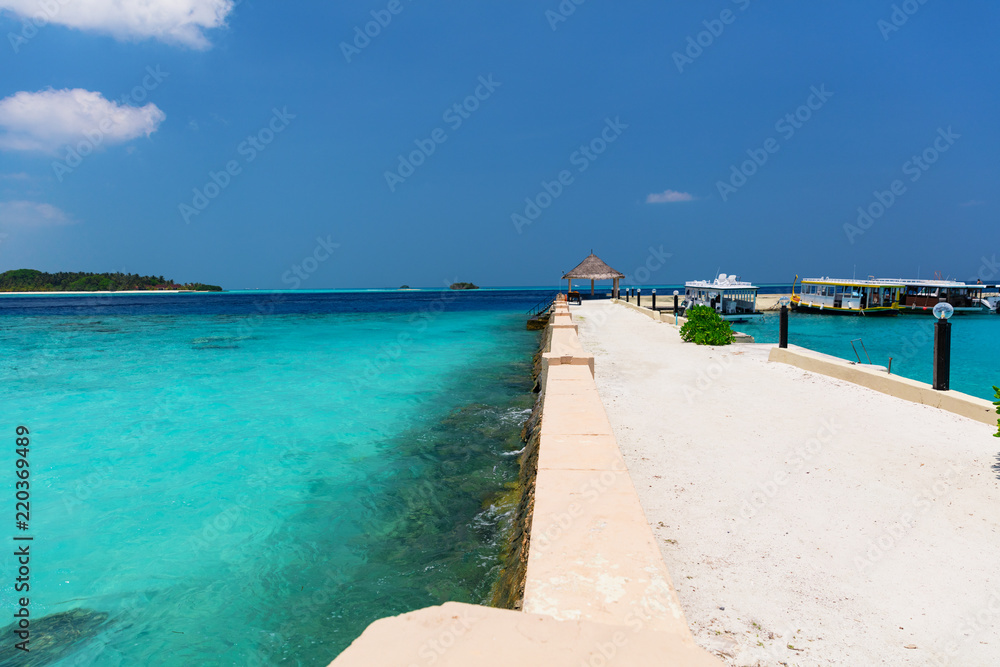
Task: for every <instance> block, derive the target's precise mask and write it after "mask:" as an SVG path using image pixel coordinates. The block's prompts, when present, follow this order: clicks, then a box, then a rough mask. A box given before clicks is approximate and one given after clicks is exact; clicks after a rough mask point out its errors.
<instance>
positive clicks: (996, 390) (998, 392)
mask: <svg viewBox="0 0 1000 667" xmlns="http://www.w3.org/2000/svg"><path fill="white" fill-rule="evenodd" d="M993 397H994V398H997V399H1000V387H997V386H994V387H993ZM993 405H995V406H997V414H998V415H1000V400H997V401H993ZM993 437H994V438H1000V419H998V420H997V432H996V433H994V434H993Z"/></svg>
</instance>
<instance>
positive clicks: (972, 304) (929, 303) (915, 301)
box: [899, 279, 995, 315]
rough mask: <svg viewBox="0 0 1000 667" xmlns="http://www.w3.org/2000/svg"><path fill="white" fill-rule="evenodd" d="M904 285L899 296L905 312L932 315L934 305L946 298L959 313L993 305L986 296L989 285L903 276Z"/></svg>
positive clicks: (901, 309) (983, 308)
mask: <svg viewBox="0 0 1000 667" xmlns="http://www.w3.org/2000/svg"><path fill="white" fill-rule="evenodd" d="M900 282H901V283H903V285H904V289H903V292H902V294H900V297H899V310H900V312H902V313H916V314H924V315H930V314H931V313H932V311H933V310H934V306H936V305H937V304H938V303H941V302H942V301H944V302H947V303H948V304H950V305H951V307H952V308H954V309H955V312H956V313H983V312H986V311H988V310H995V308H990V306H989V302H988V301H987V300H984V299H983V291H984V290H985V289H986V287H987V286H986V285H969V284H966V283H963V282H958V281H956V280H916V279H913V280H901V281H900Z"/></svg>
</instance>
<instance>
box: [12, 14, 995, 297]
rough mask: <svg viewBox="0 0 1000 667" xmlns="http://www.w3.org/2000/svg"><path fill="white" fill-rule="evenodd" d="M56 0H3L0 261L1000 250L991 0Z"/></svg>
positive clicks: (240, 268) (502, 281)
mask: <svg viewBox="0 0 1000 667" xmlns="http://www.w3.org/2000/svg"><path fill="white" fill-rule="evenodd" d="M43 4H44V3H39V2H37V0H0V31H2V34H3V35H4V36H5V38H4V39H3V40H2V43H0V72H2V73H3V74H2V78H0V270H6V269H11V268H37V269H41V270H47V271H57V270H80V271H118V270H123V271H129V272H136V273H144V274H147V273H148V274H155V275H160V274H163V275H166V276H169V277H173V278H174V279H176V280H179V281H201V282H208V283H215V284H221V285H223V286H224V287H226V288H230V289H241V288H245V287H260V288H282V287H294V286H297V287H302V288H326V287H360V286H387V287H395V286H398V285H400V284H403V283H406V284H410V285H414V286H418V285H419V286H441V285H444V284H445V283H447V282H451V281H454V280H456V279H457V280H469V281H473V282H476V283H477V284H480V285H546V284H553V285H555V284H556V283H557V282H558V279H559V276H560V275H561V274H562V272H564V271H566V270H569V269H570V268H572V267H573V266H574V265H575V264H577V263H578V262H579V261H580V260H581V259H583V257H585V256H586V255H587V254H588V253H589V252H590V250H591V249H593V250H594V251H595V252H596V253H597V254H598V255H600V256H601V257H602V258H604V259H605V260H606V261H608V262H609V263H610V264H611V265H612V266H615V267H616V268H618V269H619V270H621V271H623V272H625V273H626V274H628V275H629V277H630V279H631V280H632V282H634V283H636V284H669V283H675V282H682V281H684V280H690V279H698V278H708V277H710V276H712V275H713V274H715V273H716V272H717V271H720V270H721V271H724V272H727V273H736V274H740V275H741V276H742V277H743V278H744V279H750V280H755V281H758V282H772V281H788V280H791V278H792V277H793V276H794V275H795V274H800V275H809V276H816V275H851V274H852V273H855V272H856V273H857V274H858V275H867V274H876V275H879V276H915V275H917V273H918V271H919V273H920V275H921V276H922V277H930V276H932V275H933V273H934V271H941V272H942V274H943V275H945V276H951V277H954V278H959V279H968V278H970V277H974V276H975V275H976V274H977V272H978V273H980V274H981V275H984V276H989V275H990V274H991V273H992V274H995V275H993V277H992V279H993V280H994V281H997V280H1000V266H997V264H996V263H995V259H994V256H995V254H996V253H997V252H998V251H1000V248H998V245H1000V242H998V235H997V232H996V230H997V225H996V224H995V220H996V214H997V210H998V201H997V199H996V196H995V193H996V184H997V182H998V179H1000V166H998V164H997V160H996V155H997V148H998V145H1000V142H998V139H1000V127H998V123H997V119H998V118H1000V86H998V83H1000V81H998V79H1000V76H998V71H997V62H1000V58H998V56H1000V53H998V52H1000V42H998V41H997V40H996V38H995V35H996V32H997V29H998V27H1000V6H997V5H996V4H995V3H989V2H987V1H986V0H969V1H968V2H963V3H946V2H943V0H925V2H923V3H921V2H919V0H908V2H897V3H895V4H894V3H893V2H876V1H872V0H864V1H861V0H856V1H851V0H848V1H844V2H838V3H802V2H790V1H788V2H770V3H765V2H763V1H762V0H735V1H734V0H713V1H712V2H698V3H691V2H683V3H682V2H633V3H628V4H627V5H621V4H614V3H607V2H598V1H597V0H586V1H585V2H582V4H579V5H577V4H575V3H574V2H573V0H565V1H564V2H562V3H560V2H558V1H556V0H551V1H548V2H545V1H542V2H537V3H524V4H523V5H519V4H517V3H501V2H469V3H449V4H448V5H447V6H441V5H438V4H435V3H425V2H421V1H420V0H397V1H396V2H390V1H388V0H386V1H383V0H376V1H371V2H356V1H345V2H339V3H312V2H311V3H305V2H295V1H292V2H284V3H264V2H260V1H259V0H243V1H242V2H238V3H236V4H235V5H234V4H233V3H232V2H229V1H228V0H154V1H152V2H150V3H147V4H148V5H149V6H150V7H151V9H152V10H156V11H155V12H153V13H151V14H149V15H145V14H143V12H144V11H146V10H144V9H143V8H141V7H139V8H136V9H135V11H134V12H133V13H134V15H130V14H126V15H122V13H121V12H116V11H113V5H114V3H113V2H112V0H74V2H73V3H69V2H68V1H67V0H50V1H49V3H48V4H47V5H45V7H47V9H40V7H42V6H43ZM560 8H561V9H560ZM570 10H572V11H571V12H570ZM393 11H395V13H393ZM560 11H561V13H560ZM373 12H374V13H375V14H374V15H373ZM26 15H27V16H28V18H25V16H26ZM31 16H35V17H36V18H35V19H32V18H30V17H31ZM39 16H41V17H42V19H39V18H37V17H39ZM379 18H381V19H382V22H383V23H386V25H384V26H382V25H379V26H377V30H376V26H375V24H371V25H368V29H369V32H371V33H377V34H375V36H374V37H369V38H368V41H367V42H365V41H364V40H363V39H361V38H358V41H357V42H356V43H355V41H354V40H355V38H356V36H357V31H359V30H360V31H362V32H363V31H364V29H365V27H366V24H368V23H369V22H371V21H375V20H377V19H379ZM388 19H391V20H388ZM33 20H34V22H35V23H39V24H42V27H36V26H35V25H32V23H31V22H32V21H33ZM26 21H27V22H26ZM713 33H714V34H713ZM699 42H700V44H699ZM692 44H693V46H692ZM345 45H349V46H345ZM484 82H485V83H484ZM456 104H458V105H460V106H459V109H458V110H456V109H455V106H454V105H456ZM789 114H790V115H791V117H790V118H786V115H789ZM796 115H797V116H796ZM421 147H423V148H422V149H421ZM71 148H82V150H81V151H80V152H89V154H88V155H86V156H81V157H80V158H78V159H77V158H74V157H73V156H72V155H70V149H71ZM431 148H433V151H431ZM88 149H92V150H88ZM414 151H418V153H416V154H415V155H413V152H414ZM400 156H403V159H404V161H405V163H406V164H402V165H401V162H400V160H401V158H400ZM251 157H252V159H251ZM411 157H412V158H413V159H412V160H411ZM915 157H916V161H914V158H915ZM67 158H68V159H67ZM755 159H756V162H754V160H755ZM414 163H419V164H416V165H414ZM411 169H412V171H411ZM734 170H735V172H734ZM213 174H214V179H215V182H214V183H213ZM560 180H561V182H560ZM196 190H197V192H196ZM894 191H895V192H894ZM199 193H200V194H199ZM209 195H212V196H209ZM535 207H537V208H535ZM859 208H860V209H861V211H862V212H865V213H866V214H867V217H862V218H861V220H860V221H859V215H860V213H859ZM642 267H648V269H651V270H643V268H642Z"/></svg>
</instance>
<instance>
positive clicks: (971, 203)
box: [959, 199, 986, 206]
mask: <svg viewBox="0 0 1000 667" xmlns="http://www.w3.org/2000/svg"><path fill="white" fill-rule="evenodd" d="M985 203H986V202H984V201H982V200H981V199H971V200H969V201H966V202H962V203H961V204H959V206H982V205H983V204H985Z"/></svg>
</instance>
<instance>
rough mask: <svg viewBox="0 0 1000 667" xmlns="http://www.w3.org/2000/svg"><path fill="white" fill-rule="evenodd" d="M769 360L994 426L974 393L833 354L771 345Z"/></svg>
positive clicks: (990, 410)
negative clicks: (943, 388)
mask: <svg viewBox="0 0 1000 667" xmlns="http://www.w3.org/2000/svg"><path fill="white" fill-rule="evenodd" d="M768 360H769V361H776V362H781V363H785V364H789V365H791V366H796V367H798V368H801V369H803V370H807V371H812V372H814V373H820V374H821V375H827V376H829V377H833V378H837V379H838V380H845V381H847V382H853V383H854V384H859V385H861V386H863V387H868V388H869V389H874V390H875V391H879V392H882V393H883V394H889V395H890V396H895V397H896V398H902V399H903V400H906V401H912V402H913V403H921V404H923V405H930V406H932V407H935V408H940V409H942V410H947V411H948V412H954V413H955V414H957V415H961V416H963V417H968V418H969V419H974V420H976V421H980V422H983V423H985V424H990V425H991V426H995V425H996V423H997V414H996V411H995V409H994V407H993V404H992V403H990V401H987V400H985V399H982V398H976V397H975V396H969V395H968V394H963V393H961V392H958V391H935V390H934V389H932V388H931V385H929V384H925V383H923V382H917V381H916V380H910V379H909V378H904V377H900V376H898V375H889V374H888V373H887V372H886V371H884V370H875V369H873V368H869V367H867V366H864V365H861V364H852V363H851V362H849V361H845V360H844V359H840V358H838V357H833V356H830V355H827V354H823V353H821V352H815V351H813V350H809V349H806V348H804V347H798V346H795V345H792V346H789V347H788V348H787V349H782V348H780V347H774V348H773V349H772V350H771V353H770V355H769V356H768Z"/></svg>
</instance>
